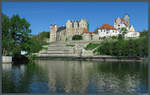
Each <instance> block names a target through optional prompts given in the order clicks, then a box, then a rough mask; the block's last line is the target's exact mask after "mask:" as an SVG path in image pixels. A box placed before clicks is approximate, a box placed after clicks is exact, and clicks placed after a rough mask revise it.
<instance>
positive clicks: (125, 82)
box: [2, 60, 148, 95]
mask: <svg viewBox="0 0 150 95" xmlns="http://www.w3.org/2000/svg"><path fill="white" fill-rule="evenodd" d="M147 74H148V68H147V64H144V63H117V62H114V63H112V62H96V61H50V60H36V61H35V64H26V65H18V66H16V65H11V64H3V75H2V76H3V77H2V79H3V83H2V84H3V86H2V87H3V89H2V91H3V92H26V93H37V92H41V93H84V94H85V93H109V92H110V93H126V94H127V95H128V94H129V93H133V94H136V93H148V83H147V82H148V80H147V78H148V75H147ZM12 88H13V89H12Z"/></svg>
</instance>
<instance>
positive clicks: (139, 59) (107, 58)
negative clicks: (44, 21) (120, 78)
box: [35, 56, 148, 62]
mask: <svg viewBox="0 0 150 95" xmlns="http://www.w3.org/2000/svg"><path fill="white" fill-rule="evenodd" d="M35 59H41V60H42V59H43V60H48V59H66V60H67V59H68V60H97V61H134V62H146V61H148V58H142V57H122V56H35Z"/></svg>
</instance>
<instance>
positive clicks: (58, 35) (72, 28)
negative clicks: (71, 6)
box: [50, 14, 140, 42]
mask: <svg viewBox="0 0 150 95" xmlns="http://www.w3.org/2000/svg"><path fill="white" fill-rule="evenodd" d="M88 27H89V24H88V22H87V21H86V20H85V19H81V20H80V21H71V20H68V21H67V22H66V26H61V27H59V26H57V25H56V24H55V25H51V26H50V42H55V41H70V40H72V37H73V36H74V35H82V37H83V40H86V41H89V40H100V39H101V38H103V37H112V36H118V35H119V34H122V33H123V30H122V28H125V29H126V32H127V33H126V34H125V35H124V36H125V38H128V37H132V38H133V37H136V38H137V37H139V36H140V33H139V32H136V31H135V29H134V27H133V26H132V25H130V23H129V16H128V15H127V14H126V15H125V16H124V17H123V18H120V17H118V18H116V19H115V20H114V26H112V25H109V24H103V25H102V26H100V27H99V28H98V31H97V32H98V33H96V32H89V31H88Z"/></svg>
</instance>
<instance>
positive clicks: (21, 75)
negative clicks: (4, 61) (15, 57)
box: [2, 64, 43, 93]
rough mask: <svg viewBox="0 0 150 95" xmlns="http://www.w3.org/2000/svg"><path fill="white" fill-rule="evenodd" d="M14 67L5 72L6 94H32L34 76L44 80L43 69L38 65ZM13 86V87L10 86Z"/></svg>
mask: <svg viewBox="0 0 150 95" xmlns="http://www.w3.org/2000/svg"><path fill="white" fill-rule="evenodd" d="M11 65H12V67H11V68H9V69H7V70H3V78H2V84H3V86H2V91H3V92H4V93H5V92H7V93H8V92H11V93H13V92H18V93H25V92H30V91H31V88H30V84H31V83H32V82H33V80H32V79H33V76H34V75H35V74H36V75H37V76H39V78H42V76H41V75H42V73H41V72H43V71H42V69H41V68H40V67H38V65H36V64H26V65H24V64H22V65H13V64H11ZM10 85H11V86H10Z"/></svg>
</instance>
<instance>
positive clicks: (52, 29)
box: [50, 25, 58, 42]
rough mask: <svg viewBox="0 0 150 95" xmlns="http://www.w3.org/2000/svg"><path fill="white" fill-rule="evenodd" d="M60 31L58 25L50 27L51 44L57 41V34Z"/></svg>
mask: <svg viewBox="0 0 150 95" xmlns="http://www.w3.org/2000/svg"><path fill="white" fill-rule="evenodd" d="M57 30H58V26H57V25H50V42H55V41H56V32H57Z"/></svg>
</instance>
